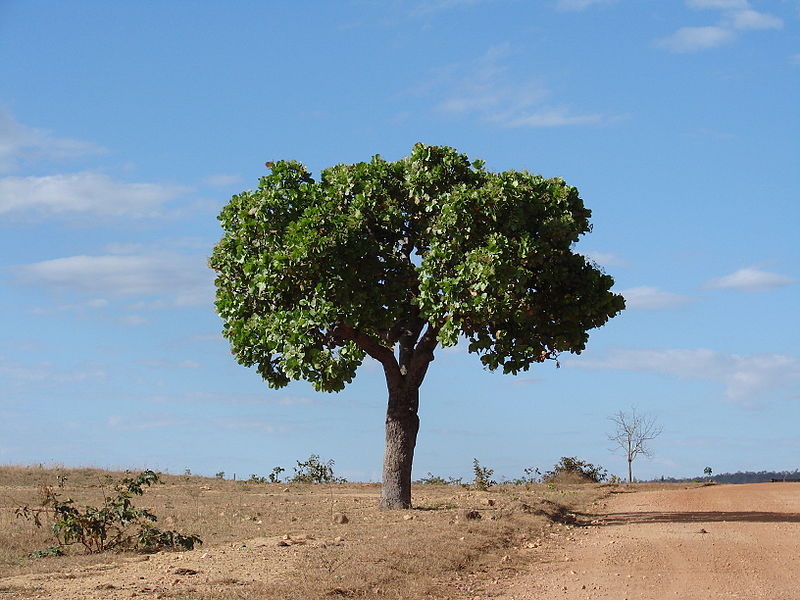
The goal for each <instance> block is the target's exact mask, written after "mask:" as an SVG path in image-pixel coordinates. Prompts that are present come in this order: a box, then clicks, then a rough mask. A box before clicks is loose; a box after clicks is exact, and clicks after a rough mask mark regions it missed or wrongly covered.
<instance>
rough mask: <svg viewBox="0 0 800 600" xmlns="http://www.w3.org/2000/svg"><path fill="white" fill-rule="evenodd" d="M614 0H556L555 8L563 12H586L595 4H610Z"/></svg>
mask: <svg viewBox="0 0 800 600" xmlns="http://www.w3.org/2000/svg"><path fill="white" fill-rule="evenodd" d="M615 1H616V0H556V8H557V9H558V10H564V11H575V12H577V11H581V10H586V9H587V8H589V7H590V6H593V5H595V4H611V3H612V2H615Z"/></svg>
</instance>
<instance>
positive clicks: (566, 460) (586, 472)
mask: <svg viewBox="0 0 800 600" xmlns="http://www.w3.org/2000/svg"><path fill="white" fill-rule="evenodd" d="M607 476H608V473H607V471H606V470H605V469H604V468H603V467H601V466H599V465H593V464H592V463H588V462H586V461H583V460H580V459H578V458H576V457H574V456H562V457H561V460H560V461H559V462H558V463H556V464H555V465H554V466H553V470H552V471H547V472H546V473H545V474H544V476H543V477H542V481H543V482H545V483H599V482H601V481H605V479H606V477H607Z"/></svg>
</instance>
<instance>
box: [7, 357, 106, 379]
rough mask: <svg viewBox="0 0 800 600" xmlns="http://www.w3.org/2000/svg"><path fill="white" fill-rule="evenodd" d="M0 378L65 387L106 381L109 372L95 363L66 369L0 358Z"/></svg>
mask: <svg viewBox="0 0 800 600" xmlns="http://www.w3.org/2000/svg"><path fill="white" fill-rule="evenodd" d="M0 376H2V377H4V378H6V379H8V380H9V381H11V382H16V383H19V384H22V385H29V384H34V383H41V384H49V385H64V384H74V383H83V382H85V381H95V380H99V379H105V378H106V376H107V372H106V369H105V367H104V366H102V365H98V364H93V363H84V364H81V365H76V366H74V367H73V368H64V366H59V365H56V364H53V363H51V362H35V363H22V362H18V361H11V360H6V359H4V358H3V357H0Z"/></svg>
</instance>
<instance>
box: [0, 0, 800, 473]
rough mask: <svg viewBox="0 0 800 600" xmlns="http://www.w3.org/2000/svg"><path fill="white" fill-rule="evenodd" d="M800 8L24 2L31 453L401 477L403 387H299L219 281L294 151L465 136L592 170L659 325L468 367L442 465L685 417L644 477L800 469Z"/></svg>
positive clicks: (475, 150)
mask: <svg viewBox="0 0 800 600" xmlns="http://www.w3.org/2000/svg"><path fill="white" fill-rule="evenodd" d="M799 80H800V2H797V1H796V0H791V1H790V0H771V1H767V0H761V1H759V0H616V1H615V0H542V1H541V2H523V1H521V0H408V1H400V0H386V1H377V0H341V1H337V2H330V1H321V0H320V1H317V2H245V1H241V2H226V3H222V2H201V1H196V2H188V1H176V2H169V3H167V2H127V1H120V2H113V3H109V2H99V1H98V2H88V1H77V2H45V1H37V0H26V1H21V0H19V1H17V0H3V1H2V2H0V311H1V314H2V321H1V322H2V335H0V463H12V464H19V463H39V462H43V463H56V464H64V465H98V466H103V467H133V468H138V467H144V466H148V467H156V468H160V469H168V470H170V471H172V472H182V471H183V470H184V469H186V468H190V469H192V471H194V472H199V473H205V474H213V473H215V472H217V471H225V472H226V473H228V474H229V475H231V474H233V473H237V475H238V476H240V477H241V476H243V475H244V476H247V475H249V474H250V473H259V474H264V473H268V472H269V471H270V470H271V468H272V467H273V466H275V465H282V466H284V467H285V468H287V469H288V470H289V471H290V472H291V466H292V465H293V464H294V462H295V460H297V459H303V458H306V457H307V456H308V455H309V454H311V453H318V454H321V455H322V456H323V457H324V458H333V459H335V460H336V468H337V471H338V472H339V473H340V474H342V475H345V476H348V477H350V478H353V479H361V480H377V479H378V478H379V473H380V465H381V459H382V452H383V415H384V410H385V401H386V392H385V385H384V382H383V377H382V374H381V372H380V370H379V369H378V368H377V366H376V364H369V363H365V364H364V366H363V367H362V368H361V371H360V374H359V376H358V378H357V379H356V381H355V382H354V383H353V384H352V385H351V386H350V387H348V388H347V389H346V390H345V391H343V392H341V393H339V394H332V395H328V394H318V393H315V392H314V391H313V390H312V389H311V388H310V386H308V385H307V384H305V383H302V382H300V383H296V384H292V385H291V386H289V387H288V388H285V389H283V390H278V391H273V390H269V389H268V388H267V387H266V385H265V384H263V383H262V382H261V381H260V379H259V377H258V375H257V374H256V373H255V372H253V371H250V370H248V369H245V368H243V367H240V366H239V365H237V364H236V363H235V362H234V360H233V358H232V357H231V355H230V353H229V350H228V347H227V344H226V342H225V341H224V339H222V338H221V336H220V333H219V332H220V330H221V322H220V320H219V319H218V317H217V316H216V315H215V313H214V310H213V305H212V302H213V277H212V274H211V272H210V271H209V270H208V269H207V267H206V259H207V257H208V255H209V254H210V249H211V247H212V246H213V245H214V243H215V242H216V240H217V239H218V238H219V236H220V234H221V231H220V229H219V226H218V224H217V221H216V215H217V214H218V212H219V210H220V208H221V207H222V206H223V205H224V204H225V203H226V202H227V201H228V199H229V198H230V196H231V195H232V194H235V193H238V192H239V191H241V190H243V189H249V188H252V187H254V186H255V185H256V184H257V181H258V178H259V176H261V175H262V174H264V172H265V168H264V162H265V161H267V160H277V159H283V158H292V159H297V160H300V161H302V162H304V163H305V164H306V165H308V166H309V167H310V168H311V169H312V170H313V171H314V172H317V173H318V172H319V170H320V169H322V168H325V167H327V166H330V165H333V164H337V163H340V162H355V161H360V160H368V159H369V158H370V157H371V156H372V155H374V154H381V155H383V156H384V157H385V158H387V159H390V160H395V159H398V158H400V157H402V156H404V155H405V154H407V153H408V152H409V151H410V149H411V147H412V146H413V144H414V143H415V142H417V141H422V142H425V143H428V144H446V145H450V146H454V147H455V148H457V149H459V150H460V151H462V152H466V153H467V154H469V155H470V156H471V157H474V158H483V159H484V160H486V162H487V166H488V167H489V168H491V169H493V170H505V169H520V170H521V169H527V170H529V171H531V172H534V173H541V174H542V175H545V176H548V177H549V176H561V177H563V178H564V179H566V180H567V181H568V182H569V183H570V184H572V185H575V186H577V187H578V188H579V190H580V191H581V195H582V197H583V198H584V201H585V202H586V204H587V206H588V207H589V208H591V209H592V211H593V218H592V221H593V223H594V231H593V232H592V233H591V234H590V235H588V236H586V238H585V239H584V240H582V241H581V242H580V244H579V245H578V246H577V249H578V250H579V251H580V252H582V253H584V254H586V255H587V256H590V257H592V258H593V259H594V260H595V261H596V262H597V263H599V264H601V265H602V266H603V267H604V268H605V270H606V271H607V272H608V273H610V274H612V275H613V276H614V277H615V279H616V282H617V285H616V288H615V289H616V290H617V291H619V292H621V293H623V294H624V295H625V297H626V298H627V301H628V307H629V308H628V310H626V311H625V313H624V314H623V315H622V316H620V317H617V318H615V319H613V320H612V321H610V322H609V323H608V324H607V325H606V326H605V327H604V328H602V329H599V330H596V331H595V332H594V333H593V334H592V336H591V339H590V342H589V347H588V349H587V351H586V352H585V353H583V354H582V355H580V356H562V360H561V365H562V367H561V368H560V369H556V368H555V367H554V366H553V365H552V364H551V363H547V364H544V365H541V366H539V367H538V368H535V369H532V370H531V371H530V372H528V373H527V374H525V375H523V376H519V377H512V376H503V375H500V374H495V373H490V372H487V371H484V370H482V369H481V367H480V363H479V362H478V360H477V358H476V357H475V356H473V355H469V354H467V353H466V352H464V351H462V350H461V349H460V348H458V347H457V348H456V349H449V350H445V351H439V352H438V354H437V359H436V361H435V362H434V363H433V364H432V365H431V368H430V370H429V372H428V376H427V379H426V382H425V383H424V385H423V388H422V397H421V407H420V416H421V419H422V425H421V431H420V436H419V441H418V446H417V453H416V460H415V477H420V476H423V475H425V474H426V473H427V472H429V471H430V472H433V473H436V474H441V475H453V476H468V475H469V473H470V470H471V462H472V458H473V457H478V458H479V459H480V460H481V462H482V463H483V464H484V465H486V466H488V467H491V468H494V469H495V470H496V475H500V476H503V475H505V476H509V477H510V476H515V475H520V474H521V473H522V469H523V468H524V467H527V466H538V467H540V468H543V469H544V468H548V467H550V466H551V465H552V464H553V463H554V462H556V461H557V460H558V458H559V457H561V456H578V457H580V458H582V459H585V460H589V461H591V462H594V463H599V464H601V465H604V466H606V467H607V468H608V469H609V471H610V472H614V473H619V474H623V473H624V471H625V465H624V460H623V458H622V456H620V455H619V454H614V453H612V452H611V451H610V448H611V444H610V442H609V441H608V440H607V435H608V434H609V433H610V431H611V424H610V422H609V421H608V417H609V416H610V415H612V414H614V413H616V412H617V411H619V410H628V409H630V408H631V407H633V406H635V407H637V409H638V410H639V411H640V412H644V413H648V414H650V415H652V416H654V417H655V418H657V420H658V421H659V422H660V423H661V425H662V426H663V434H662V435H661V436H660V437H659V438H658V439H657V440H656V441H655V442H654V443H653V444H652V448H653V451H654V458H653V459H652V460H650V461H646V460H640V461H637V463H636V464H635V469H634V473H635V474H636V475H638V476H639V477H643V478H644V477H648V478H649V477H657V476H660V475H666V476H691V475H697V474H700V473H702V470H703V468H704V467H705V466H707V465H708V466H711V467H712V468H713V469H714V471H715V472H723V471H731V470H733V471H735V470H739V469H741V470H746V469H755V470H761V469H795V468H798V467H800V433H798V429H797V424H798V422H800V402H798V401H800V348H799V347H798V338H799V337H800V336H799V335H798V334H800V317H799V316H798V310H797V307H798V306H800V286H799V285H798V283H799V282H800V270H799V269H798V264H799V263H800V260H798V259H800V256H799V252H798V249H799V248H800V244H798V241H797V240H798V234H797V227H798V225H797V223H798V219H799V218H800V208H799V206H800V202H799V201H800V198H798V192H799V191H800V142H798V140H800V127H799V125H800V118H799V116H800V111H798V108H797V106H798V100H797V98H798V95H799V94H798V92H800V85H798V83H799Z"/></svg>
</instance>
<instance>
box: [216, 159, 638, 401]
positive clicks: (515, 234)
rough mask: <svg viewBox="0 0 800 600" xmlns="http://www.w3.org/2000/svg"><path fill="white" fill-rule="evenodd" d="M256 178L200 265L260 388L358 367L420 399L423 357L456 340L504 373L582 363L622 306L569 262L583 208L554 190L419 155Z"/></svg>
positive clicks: (477, 164)
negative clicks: (208, 269) (369, 361)
mask: <svg viewBox="0 0 800 600" xmlns="http://www.w3.org/2000/svg"><path fill="white" fill-rule="evenodd" d="M267 166H268V167H269V168H270V173H269V174H268V175H266V176H264V177H261V179H260V181H259V185H258V188H257V189H255V190H250V191H245V192H243V193H241V194H238V195H236V196H234V197H233V198H232V199H231V200H230V202H229V203H228V204H227V205H226V206H225V207H224V209H223V210H222V212H221V214H220V215H219V220H220V222H221V224H222V227H223V230H224V235H223V237H222V239H221V240H220V241H219V243H218V244H217V246H216V247H215V249H214V252H213V255H212V257H211V260H210V264H211V266H212V268H213V269H214V270H215V271H216V272H217V278H216V285H217V300H216V307H217V311H218V313H219V315H220V316H221V317H222V319H223V321H224V335H225V337H226V338H227V339H228V340H229V341H230V343H231V347H232V351H233V353H234V355H235V357H236V359H237V361H238V362H239V363H241V364H243V365H245V366H248V367H250V366H255V367H256V368H257V370H258V372H259V373H260V374H261V376H262V377H263V378H264V379H265V380H266V382H267V383H268V384H269V385H270V386H271V387H274V388H279V387H282V386H285V385H286V384H287V383H289V382H290V381H291V380H297V379H305V380H307V381H309V382H311V383H312V384H313V385H314V387H315V389H317V390H322V391H338V390H341V389H343V388H344V386H345V385H346V384H347V383H348V382H350V381H351V380H352V379H353V378H354V376H355V374H356V369H357V368H358V366H359V365H360V364H361V362H362V361H363V360H364V358H365V356H366V355H370V356H372V357H373V358H376V359H377V360H379V361H380V362H381V363H382V364H383V365H384V369H385V370H386V369H390V370H392V372H393V373H394V375H393V376H394V377H402V378H406V377H408V378H411V379H413V380H414V381H413V382H412V385H413V384H416V386H417V387H418V386H419V384H420V383H421V382H422V378H423V377H424V374H425V371H426V369H427V365H428V363H429V362H430V360H432V358H433V355H432V352H433V349H434V348H435V346H436V345H437V344H441V345H442V346H452V345H454V344H456V343H457V341H458V340H459V337H463V338H466V340H467V342H468V344H469V346H468V347H469V351H470V352H473V353H476V354H478V355H479V356H480V360H481V362H482V363H483V365H484V366H485V367H487V368H488V369H491V370H495V369H502V371H503V372H504V373H513V374H516V373H518V372H520V371H525V370H527V369H528V368H529V367H530V366H531V365H532V364H533V363H539V362H543V361H545V360H547V359H552V358H555V357H556V356H557V355H558V354H559V353H561V352H573V353H580V352H581V351H582V350H583V349H584V348H585V346H586V342H587V340H588V331H589V330H590V329H592V328H595V327H600V326H601V325H603V324H604V323H605V322H606V321H607V320H608V319H609V318H611V317H613V316H615V315H616V314H618V313H619V312H620V311H621V310H622V309H623V308H624V300H623V298H622V296H620V295H618V294H614V293H612V292H611V291H610V289H611V287H612V285H613V279H612V278H611V277H610V276H609V275H607V274H605V273H603V272H602V270H601V269H599V268H598V267H597V266H596V265H594V264H592V263H591V262H590V261H588V260H587V259H586V258H585V257H584V256H582V255H581V254H578V253H576V252H574V251H573V244H575V242H577V241H578V239H579V237H580V236H581V235H583V234H585V233H587V232H589V231H590V229H591V226H590V223H589V217H590V215H591V211H589V210H588V209H587V208H586V207H585V206H584V204H583V201H582V200H581V198H580V196H579V195H578V191H577V190H576V189H575V188H574V187H572V186H569V185H567V184H566V183H565V182H564V181H563V180H562V179H560V178H552V179H545V178H543V177H541V176H539V175H532V174H530V173H528V172H525V171H504V172H500V173H493V172H489V171H487V170H486V169H485V168H484V163H483V162H482V161H480V160H475V161H470V159H469V158H468V157H467V156H466V155H464V154H460V153H458V152H457V151H456V150H454V149H452V148H449V147H438V146H427V145H424V144H416V145H415V146H414V148H413V149H412V152H411V154H410V155H409V156H407V157H405V158H402V159H400V160H398V161H394V162H391V161H386V160H384V159H383V158H381V157H380V156H375V157H373V158H372V160H371V161H369V162H360V163H356V164H340V165H336V166H333V167H331V168H328V169H325V170H324V171H322V173H321V176H320V178H319V180H315V179H314V178H313V177H312V176H311V174H310V173H309V171H308V170H307V169H306V168H305V167H304V166H303V165H302V164H300V163H299V162H296V161H278V162H275V163H274V164H273V163H267ZM396 346H399V347H398V350H397V352H398V355H397V356H395V354H394V349H395V347H396ZM404 352H405V353H406V355H407V358H408V360H406V361H404V360H403V358H404V357H403V353H404ZM394 370H396V372H394ZM389 377H390V373H389V371H388V370H387V379H388V378H389Z"/></svg>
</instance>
